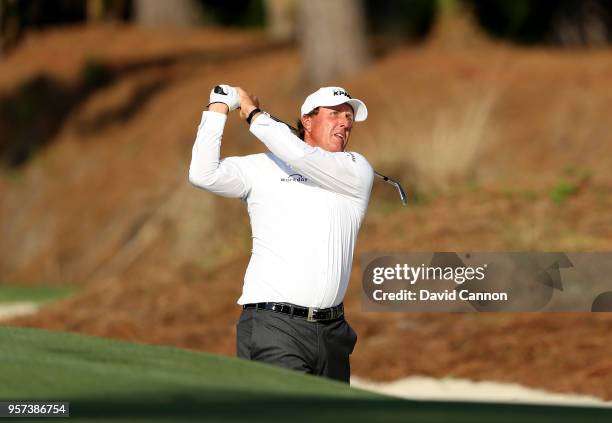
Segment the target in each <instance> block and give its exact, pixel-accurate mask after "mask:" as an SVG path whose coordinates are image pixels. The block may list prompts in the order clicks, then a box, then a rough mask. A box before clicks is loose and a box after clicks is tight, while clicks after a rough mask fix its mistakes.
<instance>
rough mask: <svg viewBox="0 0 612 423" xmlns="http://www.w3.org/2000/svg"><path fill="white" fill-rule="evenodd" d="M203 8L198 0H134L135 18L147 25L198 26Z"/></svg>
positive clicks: (141, 23)
mask: <svg viewBox="0 0 612 423" xmlns="http://www.w3.org/2000/svg"><path fill="white" fill-rule="evenodd" d="M202 17H203V10H202V6H201V5H200V3H199V2H198V1H197V0H172V1H170V0H134V19H135V21H136V22H137V23H139V24H140V25H147V26H181V27H187V26H197V25H199V24H201V23H202Z"/></svg>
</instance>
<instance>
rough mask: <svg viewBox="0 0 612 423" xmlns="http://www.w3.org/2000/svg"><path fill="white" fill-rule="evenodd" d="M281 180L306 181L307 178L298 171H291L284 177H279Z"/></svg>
mask: <svg viewBox="0 0 612 423" xmlns="http://www.w3.org/2000/svg"><path fill="white" fill-rule="evenodd" d="M280 180H281V182H308V178H307V177H305V176H302V175H300V174H299V173H292V174H291V175H289V176H287V177H286V178H280Z"/></svg>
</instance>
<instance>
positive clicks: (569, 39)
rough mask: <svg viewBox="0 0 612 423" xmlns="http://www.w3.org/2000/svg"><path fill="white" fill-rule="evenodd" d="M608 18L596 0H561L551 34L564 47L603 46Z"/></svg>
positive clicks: (606, 37) (606, 36)
mask: <svg viewBox="0 0 612 423" xmlns="http://www.w3.org/2000/svg"><path fill="white" fill-rule="evenodd" d="M609 18H610V16H609V15H608V13H607V12H606V9H605V7H604V6H603V5H602V4H601V2H600V1H598V0H583V1H579V2H576V1H567V0H566V1H562V2H560V3H559V7H558V11H557V13H556V14H555V17H554V19H553V35H554V38H555V40H556V41H557V42H558V43H559V44H561V45H562V46H565V47H585V46H604V45H606V44H607V42H608V37H609V30H608V21H609Z"/></svg>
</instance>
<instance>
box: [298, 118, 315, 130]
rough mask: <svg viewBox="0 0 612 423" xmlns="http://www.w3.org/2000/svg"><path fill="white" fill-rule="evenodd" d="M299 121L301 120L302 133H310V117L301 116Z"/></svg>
mask: <svg viewBox="0 0 612 423" xmlns="http://www.w3.org/2000/svg"><path fill="white" fill-rule="evenodd" d="M300 119H301V120H302V126H303V127H304V131H306V132H310V128H311V126H312V116H302V117H301V118H300Z"/></svg>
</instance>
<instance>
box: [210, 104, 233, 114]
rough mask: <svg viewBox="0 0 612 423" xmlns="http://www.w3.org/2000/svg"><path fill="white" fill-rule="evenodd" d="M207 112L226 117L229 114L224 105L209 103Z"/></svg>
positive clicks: (227, 108)
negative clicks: (221, 114)
mask: <svg viewBox="0 0 612 423" xmlns="http://www.w3.org/2000/svg"><path fill="white" fill-rule="evenodd" d="M208 111H209V112H217V113H223V114H226V115H227V114H228V113H229V107H228V106H227V104H225V103H210V104H209V105H208Z"/></svg>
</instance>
